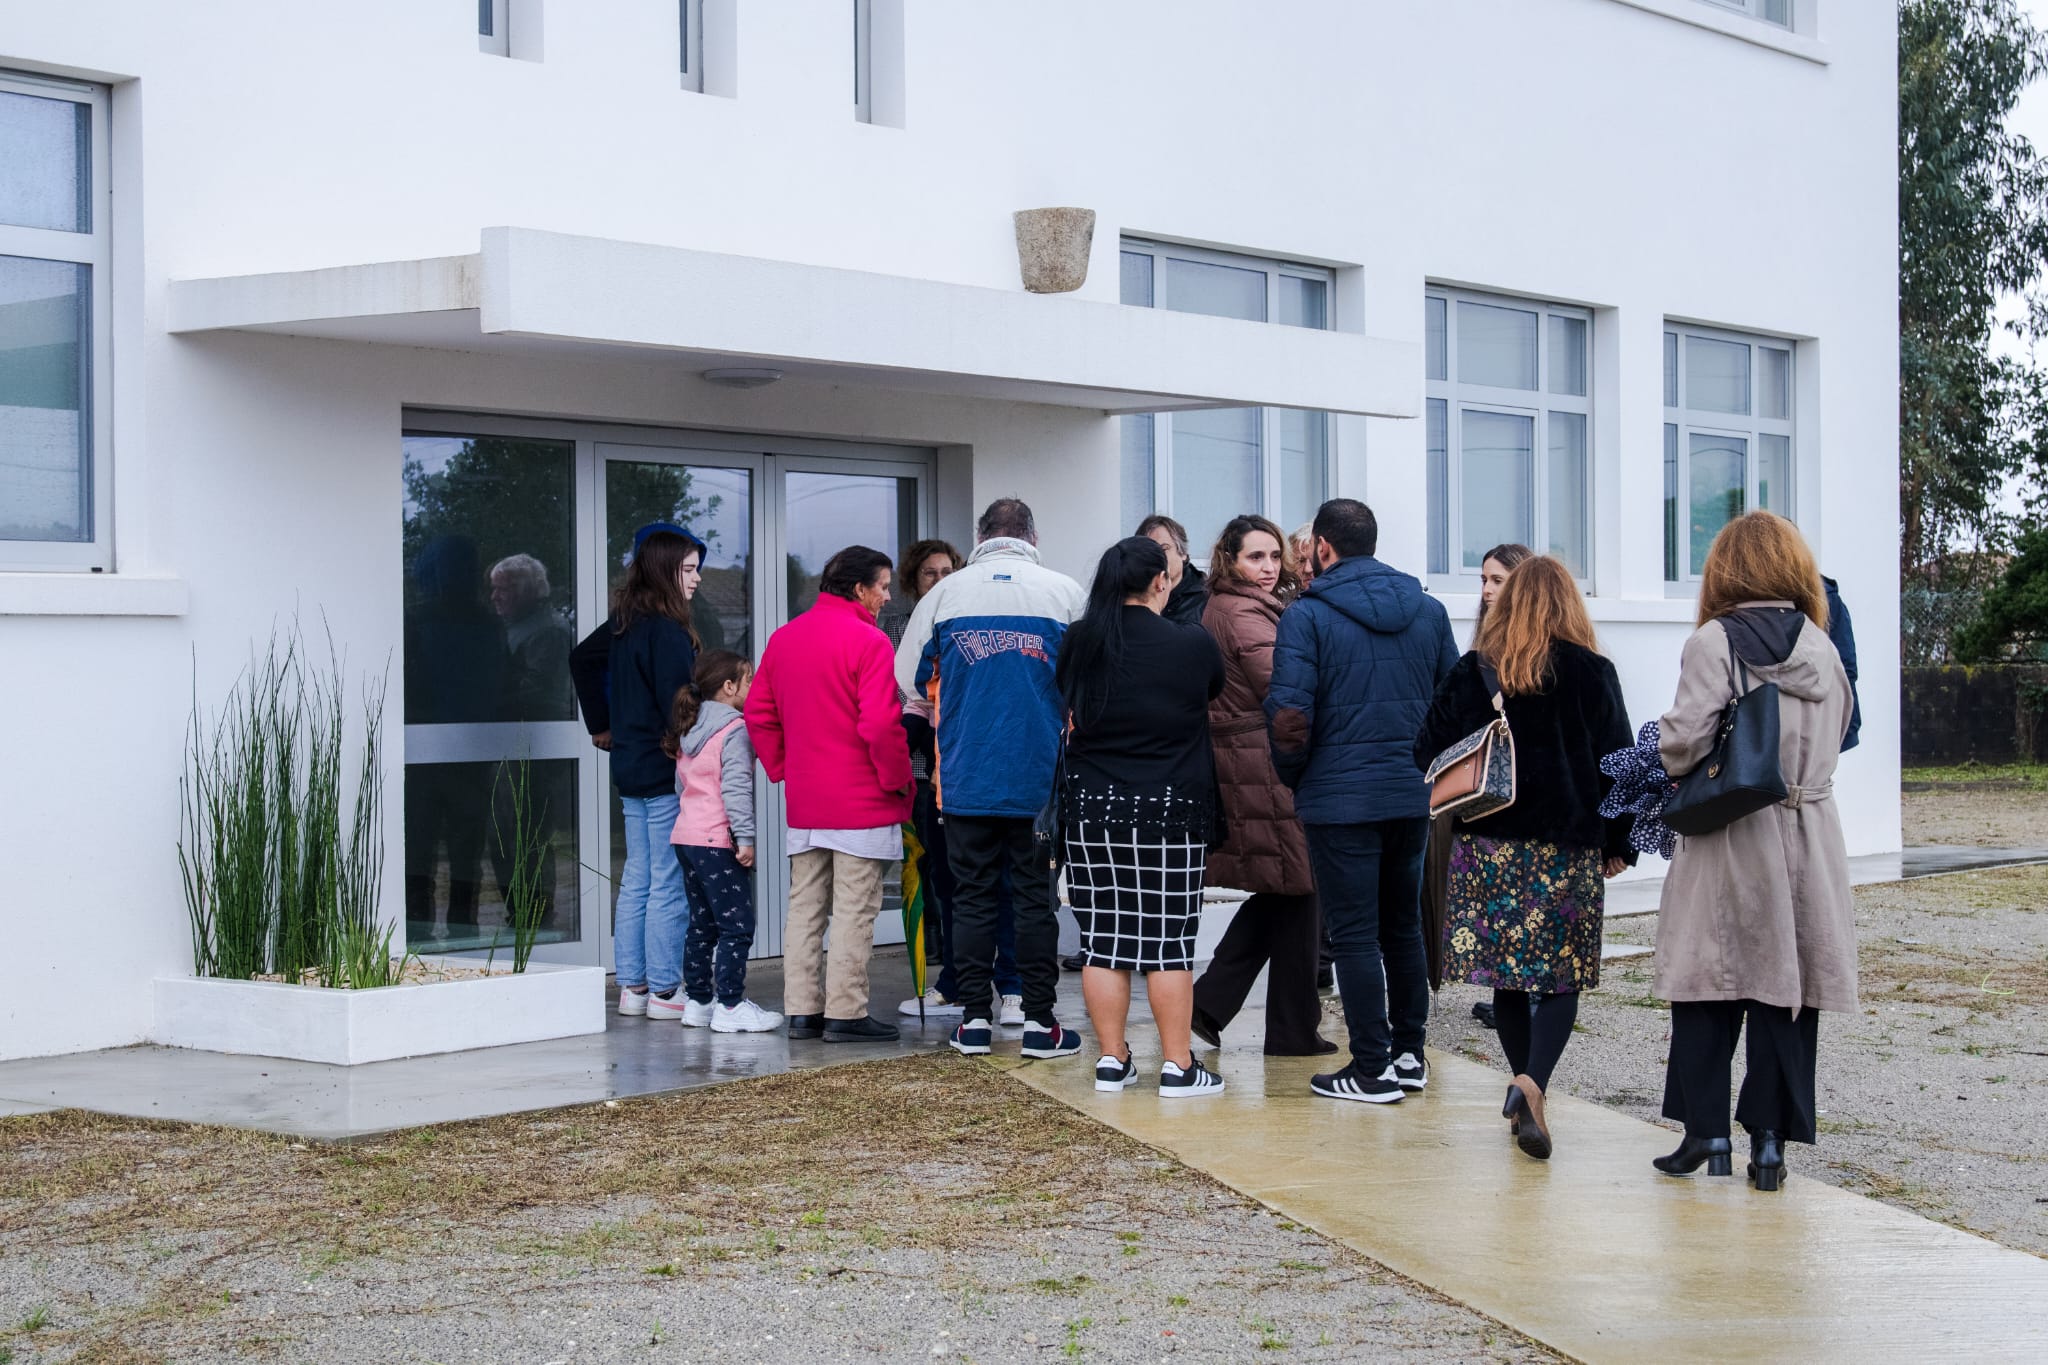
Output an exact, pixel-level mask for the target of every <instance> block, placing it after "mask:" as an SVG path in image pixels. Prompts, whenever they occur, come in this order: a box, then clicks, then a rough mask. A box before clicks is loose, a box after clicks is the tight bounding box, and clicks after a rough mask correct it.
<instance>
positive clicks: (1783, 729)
mask: <svg viewBox="0 0 2048 1365" xmlns="http://www.w3.org/2000/svg"><path fill="white" fill-rule="evenodd" d="M1744 605H1745V606H1788V605H1789V604H1788V603H1745V604H1744ZM1749 675H1750V685H1751V686H1752V687H1754V686H1756V685H1757V684H1759V683H1765V682H1773V683H1776V684H1777V685H1778V696H1779V709H1778V716H1779V719H1778V725H1779V731H1778V762H1779V764H1780V767H1781V770H1782V772H1783V774H1784V778H1785V782H1786V785H1787V787H1788V789H1789V790H1791V793H1792V794H1791V796H1790V797H1788V798H1787V799H1786V800H1785V801H1784V802H1782V803H1780V804H1778V805H1774V806H1767V807H1765V808H1764V809H1763V810H1760V811H1757V812H1755V813H1754V814H1752V815H1746V816H1744V817H1743V818H1742V819H1740V820H1737V821H1736V822H1735V823H1733V824H1731V825H1728V826H1727V827H1725V828H1723V829H1718V830H1715V831H1714V832H1713V833H1711V834H1702V835H1697V836H1691V837H1688V836H1684V835H1681V836H1680V837H1679V840H1678V851H1677V853H1676V855H1675V856H1674V857H1673V858H1672V860H1671V873H1670V875H1669V876H1667V877H1666V878H1665V879H1664V895H1663V899H1662V901H1661V902H1660V903H1659V905H1658V913H1657V973H1656V980H1655V982H1654V984H1653V986H1652V989H1653V990H1654V992H1655V993H1656V995H1657V996H1658V997H1659V998H1660V999H1664V1000H1758V1001H1762V1002H1763V1003H1765V1004H1767V1005H1779V1006H1783V1007H1785V1008H1788V1009H1793V1010H1797V1009H1800V1008H1802V1007H1804V1008H1807V1009H1819V1010H1840V1011H1845V1012H1847V1011H1853V1010H1855V1008H1856V914H1855V908H1854V906H1853V904H1852V902H1851V900H1850V894H1849V858H1848V853H1847V850H1846V848H1845V847H1844V845H1843V843H1842V819H1841V816H1840V814H1839V813H1838V812H1837V811H1836V808H1835V801H1834V776H1835V762H1836V760H1837V759H1838V758H1839V757H1840V756H1841V744H1842V734H1843V732H1844V731H1845V730H1846V729H1847V728H1848V724H1849V707H1850V692H1849V676H1848V674H1847V673H1845V672H1844V671H1843V670H1842V661H1841V659H1840V657H1839V656H1838V655H1836V653H1835V647H1834V646H1833V645H1832V644H1830V643H1829V642H1828V637H1827V632H1825V631H1823V630H1821V629H1820V628H1819V627H1818V626H1816V625H1814V624H1813V623H1812V622H1811V621H1807V622H1806V623H1805V624H1804V627H1803V628H1802V629H1801V631H1800V633H1799V636H1798V638H1797V639H1796V640H1795V641H1794V642H1793V645H1792V652H1791V653H1790V654H1789V655H1787V656H1786V658H1785V660H1784V662H1782V663H1778V664H1773V665H1769V666H1766V667H1762V668H1759V667H1756V666H1754V665H1752V666H1751V667H1750V669H1749ZM1735 688H1736V680H1735V674H1734V670H1733V668H1732V666H1731V665H1730V663H1729V656H1728V636H1727V633H1726V632H1725V631H1724V630H1722V628H1721V625H1720V623H1719V622H1718V621H1709V622H1708V623H1707V624H1706V625H1704V626H1701V627H1700V628H1699V629H1698V630H1696V631H1694V632H1693V635H1692V638H1691V639H1689V640H1687V641H1686V642H1685V650H1684V652H1683V654H1682V655H1681V656H1680V660H1679V670H1678V698H1677V700H1676V701H1674V702H1673V703H1672V704H1671V710H1670V711H1669V712H1667V713H1666V714H1665V716H1664V718H1663V720H1662V722H1660V725H1659V741H1658V749H1659V751H1660V752H1661V753H1662V755H1663V758H1664V770H1665V771H1666V772H1668V773H1670V774H1671V775H1672V776H1673V777H1680V776H1683V775H1684V774H1686V773H1689V772H1691V771H1692V770H1693V768H1694V767H1696V766H1697V765H1698V764H1699V763H1700V761H1701V760H1702V759H1704V758H1705V757H1706V755H1707V754H1708V752H1709V751H1710V750H1711V749H1712V747H1713V742H1714V733H1715V729H1716V727H1717V726H1718V724H1719V722H1720V718H1721V712H1722V710H1723V709H1724V708H1725V707H1726V706H1727V704H1728V701H1729V699H1730V698H1731V697H1733V696H1734V695H1735ZM1795 802H1796V804H1795Z"/></svg>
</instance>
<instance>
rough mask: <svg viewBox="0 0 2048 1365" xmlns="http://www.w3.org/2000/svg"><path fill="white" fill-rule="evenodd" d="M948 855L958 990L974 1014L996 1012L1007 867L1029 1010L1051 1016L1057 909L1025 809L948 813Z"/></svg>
mask: <svg viewBox="0 0 2048 1365" xmlns="http://www.w3.org/2000/svg"><path fill="white" fill-rule="evenodd" d="M946 857H947V860H948V861H949V862H950V863H951V864H952V868H953V880H954V883H955V886H954V896H953V930H954V936H953V938H954V941H953V971H954V976H955V979H956V981H957V982H958V991H959V993H958V994H957V995H955V996H954V997H953V999H955V1000H957V1001H958V1002H959V1003H960V1005H961V1006H962V1007H963V1008H964V1009H965V1010H966V1011H967V1018H969V1019H993V1018H994V1017H995V1015H994V1013H993V1012H992V1011H991V1009H990V1008H989V1007H990V1004H991V1003H992V1000H993V996H992V995H991V994H990V985H991V976H992V974H991V972H990V970H989V967H990V964H991V963H992V962H994V961H995V956H996V922H997V920H998V918H999V917H1000V914H1001V909H1002V899H1003V888H1002V881H1003V875H1004V874H1005V873H1008V874H1009V879H1010V899H1011V903H1012V904H1013V905H1014V907H1015V911H1016V916H1017V974H1018V976H1019V977H1021V978H1022V981H1023V987H1024V989H1023V995H1024V1017H1025V1018H1026V1019H1029V1020H1030V1021H1031V1022H1032V1023H1035V1024H1042V1023H1048V1022H1050V1021H1051V1019H1052V1017H1053V1009H1052V1007H1053V996H1054V994H1055V992H1057V991H1058V989H1059V981H1060V964H1059V956H1058V955H1059V943H1060V927H1059V920H1058V919H1056V918H1055V917H1054V913H1053V890H1052V869H1051V868H1049V867H1047V866H1046V860H1045V850H1043V849H1042V848H1040V847H1039V846H1038V841H1037V839H1035V838H1034V837H1032V833H1031V820H1030V817H1028V816H1014V817H1011V816H998V815H948V816H947V817H946Z"/></svg>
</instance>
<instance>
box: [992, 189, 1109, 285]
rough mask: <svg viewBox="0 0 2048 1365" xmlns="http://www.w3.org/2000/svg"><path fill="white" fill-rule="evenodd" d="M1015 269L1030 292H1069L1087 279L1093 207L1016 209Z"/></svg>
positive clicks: (1086, 281)
mask: <svg viewBox="0 0 2048 1365" xmlns="http://www.w3.org/2000/svg"><path fill="white" fill-rule="evenodd" d="M1011 217H1012V220H1013V221H1014V222H1015V224H1016V228H1017V272H1018V274H1019V275H1021V276H1022V277H1023V279H1024V287H1025V288H1026V289H1027V290H1029V291H1030V292H1032V293H1034V294H1071V293H1073V292H1074V291H1075V290H1076V289H1079V288H1080V287H1081V286H1082V285H1084V284H1086V283H1088V253H1089V251H1090V250H1091V249H1092V248H1093V246H1094V243H1095V210H1094V209H1075V208H1057V209H1019V210H1018V211H1017V212H1016V213H1014V214H1012V215H1011Z"/></svg>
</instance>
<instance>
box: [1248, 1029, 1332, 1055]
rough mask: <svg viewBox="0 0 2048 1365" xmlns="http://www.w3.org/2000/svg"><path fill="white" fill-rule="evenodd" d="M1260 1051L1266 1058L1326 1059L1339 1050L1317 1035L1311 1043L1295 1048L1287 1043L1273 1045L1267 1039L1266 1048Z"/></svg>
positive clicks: (1273, 1043)
mask: <svg viewBox="0 0 2048 1365" xmlns="http://www.w3.org/2000/svg"><path fill="white" fill-rule="evenodd" d="M1260 1050H1261V1051H1263V1052H1264V1053H1265V1054H1266V1055H1267V1056H1268V1057H1327V1056H1329V1055H1330V1054H1331V1053H1333V1052H1337V1051H1340V1050H1341V1049H1339V1048H1338V1046H1337V1045H1336V1044H1335V1043H1333V1042H1331V1041H1330V1040H1329V1039H1328V1038H1325V1037H1323V1035H1322V1034H1320V1033H1318V1034H1317V1035H1316V1036H1315V1040H1314V1041H1313V1042H1310V1043H1305V1044H1303V1045H1302V1046H1300V1047H1295V1046H1294V1045H1292V1044H1289V1043H1275V1042H1273V1041H1272V1040H1271V1039H1270V1038H1269V1039H1267V1040H1266V1046H1265V1047H1264V1048H1262V1049H1260Z"/></svg>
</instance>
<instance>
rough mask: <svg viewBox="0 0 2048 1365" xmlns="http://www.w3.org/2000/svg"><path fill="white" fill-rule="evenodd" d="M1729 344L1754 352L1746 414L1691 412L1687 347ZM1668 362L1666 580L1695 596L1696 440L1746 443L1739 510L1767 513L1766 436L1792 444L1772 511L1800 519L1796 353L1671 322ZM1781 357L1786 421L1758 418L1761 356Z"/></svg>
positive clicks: (1666, 338)
mask: <svg viewBox="0 0 2048 1365" xmlns="http://www.w3.org/2000/svg"><path fill="white" fill-rule="evenodd" d="M1688 338H1698V339H1700V340H1703V341H1720V342H1728V343H1732V344H1734V345H1737V346H1746V347H1748V348H1749V412H1748V413H1746V414H1744V413H1734V412H1720V411H1716V410H1715V409H1712V408H1694V407H1692V406H1691V405H1690V399H1691V394H1690V391H1689V387H1688V381H1687V374H1686V371H1687V368H1688V367H1687V365H1686V341H1687V339H1688ZM1662 345H1663V350H1664V357H1663V360H1664V363H1663V368H1662V373H1663V376H1664V581H1665V583H1666V584H1668V585H1671V586H1673V587H1677V588H1682V589H1683V590H1685V591H1691V590H1692V587H1693V586H1694V585H1696V584H1697V583H1698V582H1699V575H1698V574H1696V573H1694V572H1692V562H1691V561H1692V556H1691V554H1690V553H1689V544H1688V542H1689V538H1690V534H1691V527H1692V438H1693V437H1694V436H1695V435H1700V436H1724V437H1730V438H1733V439H1737V440H1741V441H1743V442H1744V443H1745V451H1746V456H1745V458H1744V461H1743V480H1742V510H1743V511H1745V512H1746V511H1749V510H1750V509H1752V508H1756V507H1762V506H1765V505H1766V504H1765V503H1764V502H1763V501H1762V499H1761V497H1760V492H1759V485H1760V483H1761V479H1762V474H1763V463H1764V462H1763V453H1762V452H1763V441H1762V439H1761V438H1763V437H1765V436H1781V437H1783V438H1785V441H1786V443H1787V454H1786V459H1785V474H1784V484H1785V486H1784V488H1783V489H1782V490H1773V491H1772V494H1771V498H1770V501H1769V504H1768V506H1769V510H1770V511H1773V512H1776V513H1777V514H1778V515H1779V516H1782V517H1788V518H1791V519H1793V520H1795V521H1796V520H1797V519H1798V518H1797V510H1798V505H1799V504H1798V495H1799V464H1800V450H1799V436H1798V432H1797V431H1796V429H1795V425H1794V420H1793V419H1794V416H1795V414H1797V412H1798V411H1799V348H1798V346H1797V345H1795V344H1794V343H1793V342H1792V341H1790V340H1788V339H1786V338H1783V337H1774V336H1767V335H1763V334H1759V333H1754V332H1731V331H1727V330H1725V329H1722V328H1718V327H1698V326H1693V325H1691V324H1688V323H1680V322H1672V321H1670V320H1668V319H1667V320H1666V321H1665V323H1664V335H1663V341H1662ZM1764 351H1776V352H1781V353H1783V355H1784V357H1785V415H1784V417H1782V418H1775V417H1763V416H1760V415H1758V414H1759V410H1760V409H1761V408H1762V406H1763V404H1762V403H1761V402H1760V401H1759V399H1760V394H1761V392H1762V388H1763V361H1762V355H1761V352H1764Z"/></svg>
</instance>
